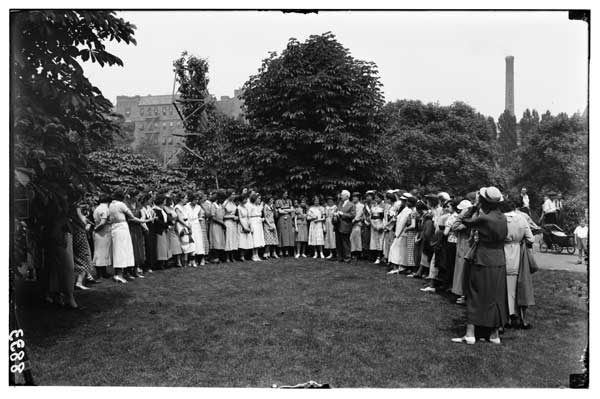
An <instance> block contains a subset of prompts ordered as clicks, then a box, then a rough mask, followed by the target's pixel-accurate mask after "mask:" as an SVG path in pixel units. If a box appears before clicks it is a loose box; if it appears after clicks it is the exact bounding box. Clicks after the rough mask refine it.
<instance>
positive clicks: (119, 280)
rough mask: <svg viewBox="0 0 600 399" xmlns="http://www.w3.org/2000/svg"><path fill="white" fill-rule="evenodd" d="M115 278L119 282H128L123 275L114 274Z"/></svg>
mask: <svg viewBox="0 0 600 399" xmlns="http://www.w3.org/2000/svg"><path fill="white" fill-rule="evenodd" d="M113 280H114V281H116V282H117V283H123V284H127V280H125V279H124V278H123V277H121V276H113Z"/></svg>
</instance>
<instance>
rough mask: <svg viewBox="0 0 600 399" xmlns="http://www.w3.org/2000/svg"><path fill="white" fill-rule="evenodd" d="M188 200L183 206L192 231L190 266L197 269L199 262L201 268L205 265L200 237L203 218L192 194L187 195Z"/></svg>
mask: <svg viewBox="0 0 600 399" xmlns="http://www.w3.org/2000/svg"><path fill="white" fill-rule="evenodd" d="M188 200H189V201H190V202H188V203H187V205H186V206H185V211H186V213H187V217H188V222H189V224H190V227H191V230H192V241H193V243H192V245H193V252H192V261H191V266H192V267H198V262H200V265H201V266H204V265H205V264H206V262H205V260H204V254H205V249H204V237H203V236H202V225H201V224H200V218H201V217H204V210H203V209H202V206H200V204H198V197H197V196H196V194H194V193H193V192H190V193H188Z"/></svg>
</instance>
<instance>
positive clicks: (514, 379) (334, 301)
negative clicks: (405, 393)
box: [19, 258, 588, 388]
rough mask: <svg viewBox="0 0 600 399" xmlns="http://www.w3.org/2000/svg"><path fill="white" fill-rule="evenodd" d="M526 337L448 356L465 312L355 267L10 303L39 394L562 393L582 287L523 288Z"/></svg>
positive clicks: (233, 271) (303, 266) (294, 267)
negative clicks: (88, 388)
mask: <svg viewBox="0 0 600 399" xmlns="http://www.w3.org/2000/svg"><path fill="white" fill-rule="evenodd" d="M533 277H534V288H535V294H536V302H537V303H538V304H537V306H535V307H534V308H532V309H531V311H530V321H531V323H532V324H533V326H534V328H533V329H532V330H528V331H522V330H518V331H513V330H508V331H507V333H506V334H504V336H503V337H502V340H503V344H502V345H493V344H490V343H483V342H478V343H477V344H476V345H474V346H467V345H464V344H462V345H461V344H454V343H452V342H450V338H451V337H457V336H460V335H461V334H462V333H463V332H464V327H463V325H464V307H462V306H459V305H455V304H453V303H452V302H451V301H450V299H449V298H447V297H445V296H442V295H436V294H428V293H422V292H420V291H419V290H418V288H420V287H421V286H422V282H421V281H420V280H413V279H409V278H406V277H403V276H393V277H390V276H387V275H386V274H385V270H384V268H383V267H381V266H376V265H373V264H369V263H366V262H359V263H357V264H351V265H348V264H342V263H338V262H328V261H322V260H312V259H300V260H295V259H289V258H286V259H285V260H280V261H278V262H275V261H264V262H260V263H254V262H246V263H243V264H242V263H235V264H225V265H208V266H206V267H204V268H199V269H192V268H187V269H177V270H175V269H169V270H165V271H158V272H155V273H154V274H152V275H149V277H147V278H146V279H144V280H136V281H133V282H130V283H128V284H126V285H117V284H116V283H113V282H112V281H108V280H104V282H103V283H102V284H99V285H97V286H95V288H94V289H93V290H90V291H87V292H78V293H77V294H78V296H77V301H78V303H79V304H80V305H83V306H85V307H86V309H85V310H83V311H80V312H77V311H67V310H62V309H58V308H56V307H54V306H50V305H42V304H39V303H38V302H36V300H37V298H36V297H35V296H34V294H33V291H32V288H30V287H24V288H23V289H22V290H21V293H20V295H19V297H20V298H22V299H21V305H20V310H19V318H20V321H21V323H22V327H23V328H24V330H25V340H26V345H27V348H28V349H29V352H28V353H29V356H30V358H31V361H32V366H33V375H34V378H35V382H36V383H37V384H39V385H119V386H121V385H122V386H132V385H133V386H210V387H214V386H221V387H271V385H272V384H278V385H285V384H297V383H300V382H306V381H308V380H311V379H312V380H316V381H318V382H321V383H329V384H331V385H332V387H334V388H335V387H389V388H395V387H564V386H568V382H569V374H570V373H579V372H581V363H580V362H579V359H580V357H581V355H582V353H583V351H584V349H585V347H586V345H587V331H588V325H587V320H588V316H587V303H586V300H587V296H588V292H587V276H586V274H584V273H576V272H566V271H549V270H541V271H539V272H538V273H537V274H535V275H534V276H533Z"/></svg>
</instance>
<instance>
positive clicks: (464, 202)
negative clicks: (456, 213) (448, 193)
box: [456, 199, 473, 211]
mask: <svg viewBox="0 0 600 399" xmlns="http://www.w3.org/2000/svg"><path fill="white" fill-rule="evenodd" d="M472 206H473V204H472V203H471V201H469V200H466V199H464V200H462V201H460V203H459V204H458V205H457V206H456V208H457V209H458V210H461V211H462V210H463V209H467V208H470V207H472Z"/></svg>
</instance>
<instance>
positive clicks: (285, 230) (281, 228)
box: [275, 198, 296, 247]
mask: <svg viewBox="0 0 600 399" xmlns="http://www.w3.org/2000/svg"><path fill="white" fill-rule="evenodd" d="M275 209H277V210H278V217H277V233H278V236H279V246H280V247H293V246H294V245H295V243H296V233H295V231H294V211H293V210H294V208H293V207H292V201H291V200H290V199H289V198H288V199H283V198H282V199H278V200H277V201H275ZM281 210H286V211H290V213H283V212H281Z"/></svg>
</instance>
